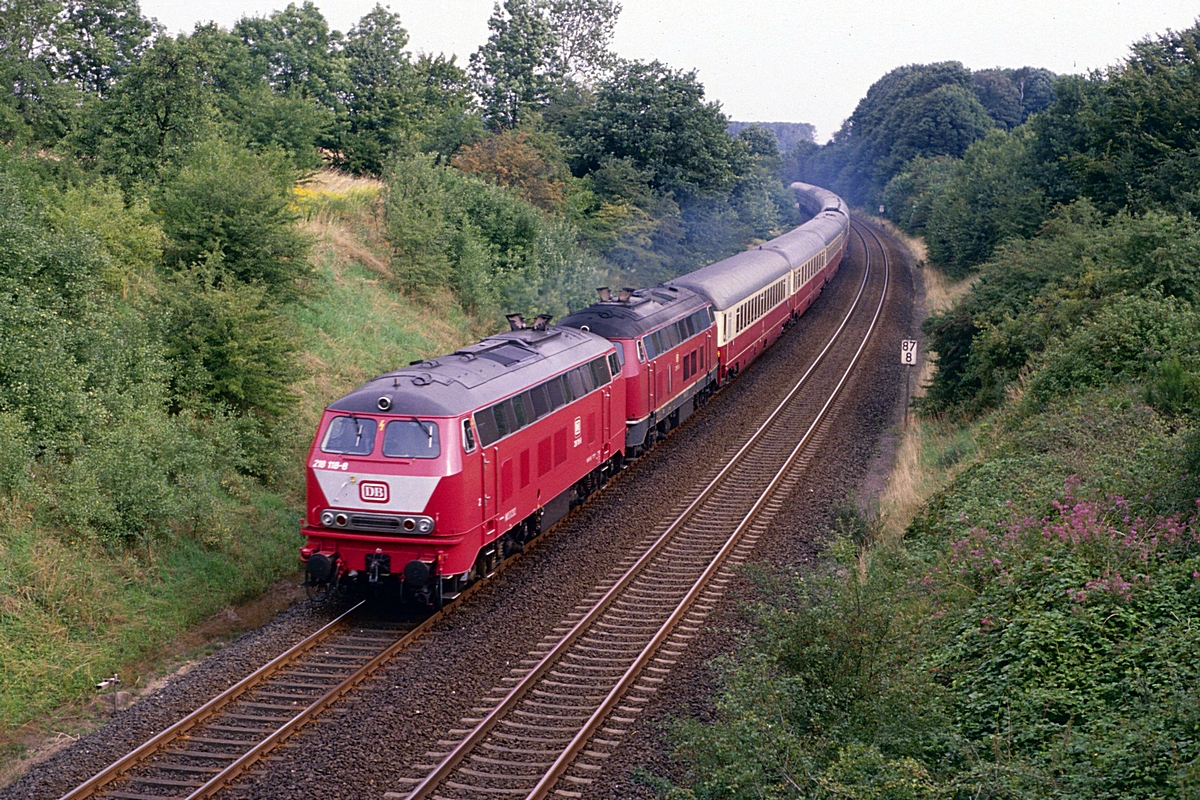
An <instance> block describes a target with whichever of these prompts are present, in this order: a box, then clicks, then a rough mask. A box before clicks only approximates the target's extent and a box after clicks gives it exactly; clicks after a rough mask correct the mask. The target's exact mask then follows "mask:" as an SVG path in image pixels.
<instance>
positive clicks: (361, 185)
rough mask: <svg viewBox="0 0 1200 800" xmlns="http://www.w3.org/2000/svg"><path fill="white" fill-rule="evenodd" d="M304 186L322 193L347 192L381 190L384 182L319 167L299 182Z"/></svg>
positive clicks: (376, 191)
mask: <svg viewBox="0 0 1200 800" xmlns="http://www.w3.org/2000/svg"><path fill="white" fill-rule="evenodd" d="M301 185H302V186H304V187H305V188H311V189H314V190H316V191H318V192H320V193H322V194H348V193H349V192H352V191H367V192H375V193H378V192H381V191H382V190H383V187H384V183H383V181H381V180H378V179H376V178H361V177H355V176H354V175H348V174H346V173H345V172H339V171H338V170H335V169H321V170H318V171H317V172H315V173H313V175H312V176H311V177H309V178H307V179H306V180H304V181H302V182H301Z"/></svg>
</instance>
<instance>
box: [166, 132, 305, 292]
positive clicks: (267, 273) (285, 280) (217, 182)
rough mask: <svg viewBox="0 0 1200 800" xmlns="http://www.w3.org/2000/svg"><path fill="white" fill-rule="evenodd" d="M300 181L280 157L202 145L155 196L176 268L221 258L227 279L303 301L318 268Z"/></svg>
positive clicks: (214, 141)
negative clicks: (297, 195) (301, 209)
mask: <svg viewBox="0 0 1200 800" xmlns="http://www.w3.org/2000/svg"><path fill="white" fill-rule="evenodd" d="M295 179H296V176H295V173H294V171H293V169H292V167H291V164H290V163H289V162H288V160H287V158H286V157H285V156H284V155H282V154H281V153H280V152H277V151H274V150H264V151H262V152H260V153H253V152H251V151H249V150H247V149H245V148H244V147H241V146H239V145H237V144H235V143H231V142H225V141H222V140H220V139H210V140H206V141H204V142H201V143H200V144H198V145H197V146H196V147H195V149H194V150H193V151H192V152H191V153H190V154H189V155H188V157H187V158H186V159H185V160H184V161H183V164H182V166H181V167H180V169H179V171H178V172H177V173H176V174H174V175H173V176H171V177H170V178H168V179H167V180H166V181H165V182H164V184H163V185H162V187H161V189H160V190H159V192H158V193H157V195H156V196H155V198H154V209H155V211H156V212H157V213H158V214H159V215H160V217H161V218H162V225H163V231H164V232H165V233H166V235H167V239H168V242H169V245H168V247H167V251H166V254H165V256H166V263H167V264H168V266H171V267H173V268H174V269H186V268H187V267H190V266H193V265H196V264H200V263H212V259H213V257H215V256H219V257H220V261H219V263H220V266H221V270H222V273H223V274H227V275H229V276H232V277H233V278H235V279H236V280H238V281H242V282H245V283H254V284H261V285H262V286H263V287H264V289H266V290H268V291H269V292H270V293H271V294H272V295H273V296H274V297H277V298H283V299H294V298H296V297H297V296H298V295H299V293H300V289H301V287H302V284H303V282H304V281H305V280H307V279H308V278H310V277H311V274H312V267H311V265H310V264H309V262H308V248H309V242H308V240H307V239H306V238H305V236H304V235H303V234H302V233H301V232H300V231H299V230H298V229H297V227H296V225H295V222H296V218H297V216H296V213H295V212H294V211H292V208H291V203H292V187H293V184H294V183H295ZM218 277H220V276H218Z"/></svg>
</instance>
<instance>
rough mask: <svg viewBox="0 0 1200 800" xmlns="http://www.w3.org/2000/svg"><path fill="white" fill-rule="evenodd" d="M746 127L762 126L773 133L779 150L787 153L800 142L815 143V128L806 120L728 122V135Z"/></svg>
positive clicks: (739, 131)
mask: <svg viewBox="0 0 1200 800" xmlns="http://www.w3.org/2000/svg"><path fill="white" fill-rule="evenodd" d="M746 128H763V129H764V130H768V131H770V132H771V133H773V134H775V141H776V142H778V144H779V152H781V153H787V152H789V151H791V150H793V149H795V147H796V145H798V144H800V143H801V142H805V143H808V144H815V143H816V141H817V128H816V126H815V125H810V124H809V123H807V122H730V123H729V135H730V136H737V135H738V134H740V133H741V132H742V131H744V130H745V129H746Z"/></svg>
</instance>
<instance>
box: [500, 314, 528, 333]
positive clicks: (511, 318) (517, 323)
mask: <svg viewBox="0 0 1200 800" xmlns="http://www.w3.org/2000/svg"><path fill="white" fill-rule="evenodd" d="M504 318H505V319H506V320H508V329H509V330H510V331H523V330H525V328H526V325H525V317H524V316H522V315H521V314H505V315H504Z"/></svg>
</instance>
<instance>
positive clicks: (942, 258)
mask: <svg viewBox="0 0 1200 800" xmlns="http://www.w3.org/2000/svg"><path fill="white" fill-rule="evenodd" d="M1032 139H1033V133H1032V132H1031V131H1029V130H1028V129H1027V128H1019V129H1017V130H1015V131H1013V132H1012V133H1009V134H1004V133H1001V132H999V131H993V132H992V134H991V135H990V136H988V138H986V139H983V140H981V141H978V142H976V143H975V144H973V145H971V147H970V149H968V150H967V152H966V155H965V156H964V158H963V160H962V161H961V162H960V163H959V164H957V165H956V166H955V168H954V170H953V171H952V173H951V176H950V178H949V180H948V181H946V183H945V184H944V185H943V186H942V187H941V190H940V191H939V192H938V193H937V196H936V199H934V201H933V204H932V208H931V210H930V212H929V220H928V225H927V227H926V239H927V241H928V243H929V255H930V257H931V258H932V259H933V260H934V261H937V262H938V263H941V264H943V265H945V266H947V267H951V268H952V269H954V270H956V271H958V272H959V273H960V274H962V273H965V271H966V270H967V269H968V268H970V267H973V266H975V265H977V264H980V263H982V262H984V261H986V260H987V259H989V258H991V256H992V252H993V250H995V248H996V246H997V245H999V244H1000V243H1001V242H1003V241H1005V240H1006V239H1010V238H1013V237H1018V238H1025V237H1028V236H1031V235H1032V234H1034V233H1035V232H1036V231H1037V229H1038V227H1039V226H1040V225H1041V223H1042V220H1043V219H1045V216H1046V213H1047V212H1048V211H1049V207H1048V206H1047V204H1046V199H1045V195H1044V194H1043V193H1042V191H1041V189H1040V188H1039V186H1038V181H1037V173H1038V169H1037V164H1036V162H1035V161H1034V160H1033V157H1032V153H1033V148H1032Z"/></svg>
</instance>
